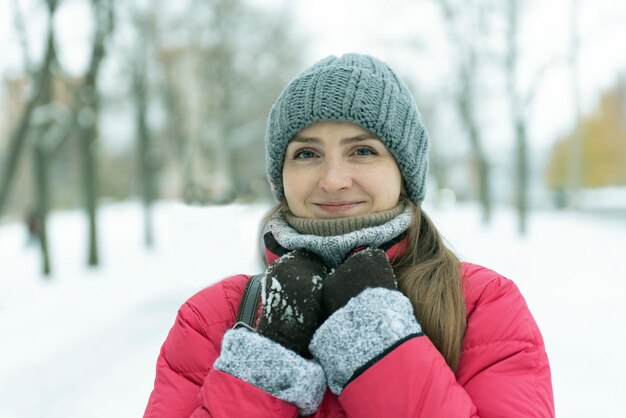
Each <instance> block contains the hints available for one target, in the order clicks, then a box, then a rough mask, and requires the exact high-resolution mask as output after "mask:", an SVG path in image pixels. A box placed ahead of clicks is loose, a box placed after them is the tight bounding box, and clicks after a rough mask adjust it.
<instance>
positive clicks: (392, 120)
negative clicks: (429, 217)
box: [265, 54, 428, 204]
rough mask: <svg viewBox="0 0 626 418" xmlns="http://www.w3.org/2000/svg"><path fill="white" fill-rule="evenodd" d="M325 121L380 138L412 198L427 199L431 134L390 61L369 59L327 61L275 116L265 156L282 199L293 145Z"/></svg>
mask: <svg viewBox="0 0 626 418" xmlns="http://www.w3.org/2000/svg"><path fill="white" fill-rule="evenodd" d="M321 120H335V121H347V122H353V123H356V124H358V125H360V126H362V127H363V128H365V129H367V130H368V131H370V132H372V133H374V134H375V135H376V136H378V137H379V138H380V139H381V141H382V142H383V143H384V144H385V146H386V147H387V149H389V151H390V152H391V153H392V154H393V156H394V157H395V159H396V161H397V163H398V166H399V167H400V171H401V172H402V177H403V179H404V185H405V187H406V190H407V193H408V195H409V198H411V200H413V201H414V202H415V203H418V204H419V203H421V202H422V201H423V200H424V193H425V181H426V173H427V172H428V133H427V132H426V128H425V127H424V125H423V124H422V118H421V116H420V114H419V111H418V110H417V106H416V104H415V100H414V99H413V96H412V95H411V93H410V92H409V89H408V88H407V86H406V85H405V84H404V83H403V82H402V81H401V80H400V79H399V78H398V76H397V75H396V74H395V73H394V72H393V70H391V68H389V66H387V64H385V63H384V62H382V61H380V60H378V59H376V58H374V57H371V56H367V55H360V54H345V55H343V56H341V57H339V58H337V57H334V56H330V57H327V58H325V59H323V60H321V61H319V62H318V63H316V64H314V65H313V66H311V67H309V68H308V69H306V70H304V71H303V72H302V73H301V74H300V75H298V76H297V77H296V78H295V79H293V80H292V81H291V82H290V83H289V84H288V85H287V87H285V89H284V90H283V92H282V93H281V94H280V96H279V97H278V99H277V100H276V103H274V106H272V110H271V111H270V115H269V119H268V123H267V132H266V134H265V151H266V154H265V155H266V165H267V176H268V179H269V182H270V185H271V186H272V192H273V193H274V196H275V197H276V199H278V200H279V201H280V200H283V199H284V191H283V181H282V170H283V160H284V158H285V150H286V149H287V144H288V143H289V141H290V140H291V139H292V138H293V137H294V135H295V134H297V133H298V132H299V131H301V130H302V129H304V128H305V127H307V126H308V125H310V124H312V123H314V122H317V121H321Z"/></svg>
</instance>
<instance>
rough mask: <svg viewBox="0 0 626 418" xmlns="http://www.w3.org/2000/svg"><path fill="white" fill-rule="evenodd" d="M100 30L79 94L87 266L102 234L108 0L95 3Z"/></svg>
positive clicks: (95, 254)
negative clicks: (101, 113)
mask: <svg viewBox="0 0 626 418" xmlns="http://www.w3.org/2000/svg"><path fill="white" fill-rule="evenodd" d="M92 5H93V9H94V15H95V19H96V29H95V34H94V40H93V47H92V52H91V60H90V63H89V68H88V70H87V74H86V76H85V81H84V84H83V85H82V86H81V87H80V88H79V91H78V97H77V100H78V106H77V120H78V139H79V141H80V150H81V167H82V172H83V196H84V200H85V202H84V203H85V210H86V212H87V218H88V231H89V232H88V250H87V251H88V255H87V264H88V265H90V266H97V265H98V263H99V257H98V234H97V214H96V211H97V201H96V200H97V195H98V191H97V183H98V182H97V179H98V173H97V160H96V155H95V154H96V145H97V142H96V140H97V137H98V110H99V100H100V97H99V93H98V89H97V80H98V72H99V70H100V63H101V62H102V59H103V58H104V55H105V49H104V41H105V38H106V35H107V33H108V32H109V31H110V28H111V25H112V10H111V5H110V4H109V2H108V1H106V0H92Z"/></svg>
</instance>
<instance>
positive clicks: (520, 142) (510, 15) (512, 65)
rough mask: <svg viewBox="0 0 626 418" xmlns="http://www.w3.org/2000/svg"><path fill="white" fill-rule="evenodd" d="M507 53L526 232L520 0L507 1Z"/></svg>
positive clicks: (520, 216) (520, 223) (521, 225)
mask: <svg viewBox="0 0 626 418" xmlns="http://www.w3.org/2000/svg"><path fill="white" fill-rule="evenodd" d="M506 19H507V22H506V23H507V40H506V45H507V54H506V59H505V71H506V84H507V89H508V96H509V105H510V107H511V120H512V121H513V123H512V125H513V131H514V135H515V147H514V150H515V156H514V159H513V160H514V161H515V166H516V170H515V190H514V193H515V210H516V212H517V230H518V233H519V234H520V235H525V234H526V232H527V230H528V206H529V205H528V177H529V174H530V173H529V170H528V138H527V130H526V125H527V121H526V115H525V113H526V109H525V102H524V101H523V100H522V98H521V96H520V93H519V92H518V87H517V65H518V60H519V54H518V48H517V36H518V27H519V10H518V3H517V1H516V0H509V1H508V3H507V14H506Z"/></svg>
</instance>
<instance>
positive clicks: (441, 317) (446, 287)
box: [392, 200, 466, 371]
mask: <svg viewBox="0 0 626 418" xmlns="http://www.w3.org/2000/svg"><path fill="white" fill-rule="evenodd" d="M407 204H408V205H409V207H411V209H412V211H413V219H412V221H411V224H410V225H409V228H408V231H407V233H408V240H409V242H408V246H407V249H406V251H405V253H404V254H403V255H402V256H400V257H398V258H397V259H395V260H393V262H392V265H393V268H394V271H395V273H396V277H397V279H398V287H399V288H400V291H401V292H402V293H403V294H405V295H406V296H407V297H408V298H409V300H410V301H411V303H412V305H413V309H414V310H415V317H416V318H417V320H418V321H419V323H420V325H421V326H422V330H423V331H424V333H425V334H426V335H427V336H428V337H429V338H430V340H431V341H432V342H433V344H434V345H435V347H436V348H437V350H439V352H440V353H441V354H442V355H443V357H444V358H445V359H446V362H447V363H448V366H450V368H451V369H452V370H453V371H456V367H457V365H458V364H459V357H460V355H461V346H462V343H463V335H464V334H465V327H466V312H465V297H464V296H463V286H462V282H461V262H460V261H459V259H458V257H457V256H456V255H455V254H454V253H453V252H452V251H451V250H450V249H449V248H448V247H446V245H445V243H444V242H443V238H442V237H441V234H440V233H439V231H438V230H437V228H436V227H435V225H434V224H433V222H432V221H431V220H430V218H429V217H428V216H427V215H426V213H425V212H424V211H423V210H422V208H421V207H420V206H418V205H416V204H415V203H413V202H412V201H410V200H407Z"/></svg>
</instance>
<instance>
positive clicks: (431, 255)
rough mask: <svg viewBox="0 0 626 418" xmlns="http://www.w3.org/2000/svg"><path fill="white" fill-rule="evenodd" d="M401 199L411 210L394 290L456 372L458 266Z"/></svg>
mask: <svg viewBox="0 0 626 418" xmlns="http://www.w3.org/2000/svg"><path fill="white" fill-rule="evenodd" d="M404 200H405V202H406V204H407V205H409V207H410V208H411V210H412V211H413V219H412V221H411V224H410V225H409V228H408V230H407V235H408V245H407V249H406V251H405V253H404V254H403V255H402V256H400V257H398V258H397V259H395V260H393V261H392V265H393V268H394V272H395V273H396V277H397V279H398V287H399V288H400V291H401V292H402V293H403V294H404V295H406V296H407V297H408V298H409V300H410V301H411V304H412V305H413V309H414V311H415V317H416V318H417V320H418V322H419V323H420V325H421V326H422V330H423V332H424V334H426V335H427V336H428V337H429V338H430V340H431V341H432V342H433V344H434V345H435V347H436V348H437V350H439V352H440V353H441V354H442V355H443V357H444V359H445V360H446V362H447V363H448V366H449V367H450V368H451V369H452V370H453V371H456V367H457V365H458V363H459V357H460V355H461V344H462V342H463V335H464V334H465V326H466V316H465V298H464V296H463V287H462V283H461V263H460V261H459V259H458V258H457V257H456V255H455V254H454V253H453V252H452V251H451V250H450V249H449V248H447V247H446V246H445V244H444V242H443V238H442V237H441V234H440V233H439V231H438V230H437V228H436V227H435V225H434V224H433V223H432V221H431V220H430V218H429V217H428V216H427V215H426V213H425V212H424V211H423V210H422V208H421V207H420V206H418V205H416V204H415V203H413V202H412V201H410V200H409V199H404ZM287 208H288V206H287V203H286V202H285V201H283V202H281V203H279V204H278V205H276V206H275V207H274V208H272V209H271V210H270V211H269V213H268V214H267V215H266V216H265V218H264V219H263V224H264V225H266V224H267V222H269V220H270V219H271V217H272V216H273V215H274V214H276V213H277V212H278V211H281V210H285V209H287Z"/></svg>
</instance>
